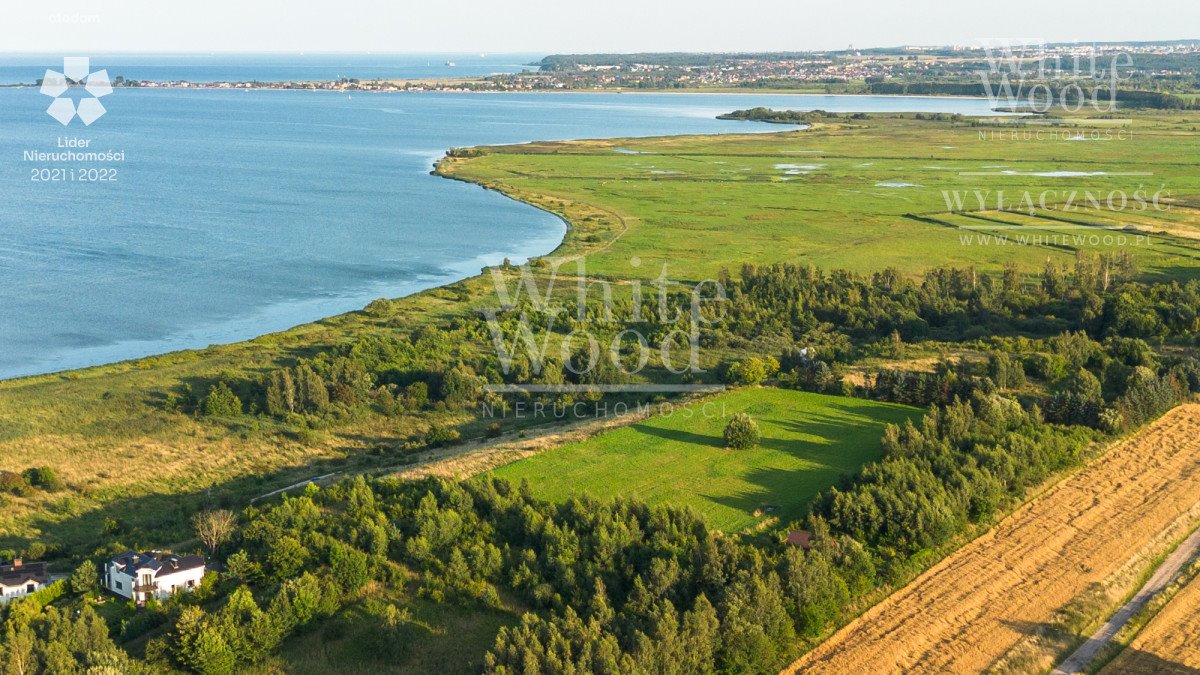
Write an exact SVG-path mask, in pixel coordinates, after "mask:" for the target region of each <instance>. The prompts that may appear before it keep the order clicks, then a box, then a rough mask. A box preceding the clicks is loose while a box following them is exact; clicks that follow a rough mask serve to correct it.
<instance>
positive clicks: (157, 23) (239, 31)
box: [0, 0, 1200, 53]
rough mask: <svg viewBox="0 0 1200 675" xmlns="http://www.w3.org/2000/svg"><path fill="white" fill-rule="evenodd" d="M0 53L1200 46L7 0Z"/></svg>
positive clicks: (943, 20)
mask: <svg viewBox="0 0 1200 675" xmlns="http://www.w3.org/2000/svg"><path fill="white" fill-rule="evenodd" d="M3 4H4V7H3V8H0V51H10V52H12V51H17V52H44V53H60V52H64V53H65V52H72V53H84V52H86V53H99V52H217V51H226V52H228V51H234V52H252V51H253V52H298V51H307V52H317V51H342V52H369V51H374V52H540V53H552V52H598V51H609V52H629V51H685V50H686V51H751V50H805V49H843V48H845V47H846V46H848V45H850V44H854V46H856V47H867V46H892V45H901V44H973V43H975V42H976V40H978V39H980V38H1036V39H1045V40H1048V41H1068V40H1083V41H1088V40H1157V39H1175V38H1200V1H1198V0H1143V1H1142V2H1138V3H1127V2H1116V1H1115V0H1053V1H1047V0H999V1H997V2H981V1H979V0H966V1H963V0H959V1H957V2H956V1H953V0H950V1H944V2H934V1H933V0H893V1H884V0H841V1H839V2H828V1H827V0H822V1H820V2H810V1H805V0H690V1H682V0H609V1H607V2H604V1H596V2H579V1H575V0H429V1H426V2H411V1H407V0H391V1H388V0H339V1H337V2H326V1H318V0H201V1H198V2H197V1H193V0H61V1H56V0H5V2H4V3H3Z"/></svg>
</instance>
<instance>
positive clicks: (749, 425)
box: [725, 413, 762, 450]
mask: <svg viewBox="0 0 1200 675" xmlns="http://www.w3.org/2000/svg"><path fill="white" fill-rule="evenodd" d="M760 440H762V434H760V433H759V431H758V423H757V422H755V421H754V419H753V418H751V417H750V416H749V415H747V414H746V413H738V414H736V415H734V416H733V419H731V420H729V424H727V425H725V447H727V448H736V449H738V450H745V449H747V448H753V447H754V446H756V445H758V442H759V441H760Z"/></svg>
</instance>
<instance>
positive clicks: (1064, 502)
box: [788, 404, 1200, 673]
mask: <svg viewBox="0 0 1200 675" xmlns="http://www.w3.org/2000/svg"><path fill="white" fill-rule="evenodd" d="M1197 513H1200V405H1196V404H1188V405H1184V406H1180V407H1178V408H1176V409H1174V410H1172V411H1171V412H1169V413H1167V414H1166V415H1165V416H1164V417H1163V418H1162V419H1160V420H1158V421H1157V422H1155V423H1154V424H1152V425H1151V426H1150V427H1148V428H1147V429H1145V430H1144V431H1142V432H1141V433H1139V434H1138V435H1137V436H1135V437H1133V438H1131V439H1129V440H1126V441H1123V442H1121V443H1119V444H1118V445H1116V446H1115V447H1113V448H1112V449H1111V450H1110V451H1109V452H1107V453H1106V454H1104V455H1103V456H1102V457H1100V458H1099V459H1097V460H1096V461H1094V462H1093V463H1091V464H1090V465H1088V466H1087V467H1085V468H1084V469H1082V470H1081V471H1079V472H1078V473H1077V474H1075V475H1073V476H1070V477H1068V478H1066V479H1065V480H1063V481H1062V482H1060V483H1059V484H1058V485H1056V486H1054V487H1053V488H1051V489H1050V490H1048V491H1047V492H1046V493H1045V494H1043V495H1041V496H1039V497H1038V498H1037V499H1035V500H1033V501H1032V502H1030V503H1029V504H1026V505H1025V506H1023V507H1021V508H1020V509H1018V510H1017V511H1016V512H1015V513H1014V514H1012V515H1011V516H1010V517H1008V518H1007V519H1005V520H1004V521H1003V522H1001V523H1000V524H999V525H997V526H996V527H994V528H993V529H992V530H991V531H990V532H988V533H987V534H985V535H984V536H982V537H980V538H979V539H977V540H975V541H973V542H971V543H970V544H968V545H966V546H964V547H963V548H962V549H960V550H958V551H956V552H955V553H953V554H951V555H950V556H948V557H947V558H946V559H945V560H943V561H942V562H941V563H939V564H938V565H936V566H934V567H933V568H932V569H930V570H929V571H927V572H926V573H925V574H923V575H921V576H920V577H918V578H917V579H916V580H914V581H913V582H912V583H910V584H908V585H907V586H905V587H904V588H902V589H900V590H899V591H897V592H896V593H893V594H892V595H891V596H890V597H888V598H887V599H885V600H884V601H883V602H881V603H880V604H878V605H876V606H875V607H873V608H871V609H870V610H868V611H867V612H865V613H864V614H863V615H862V616H861V617H859V618H858V619H856V620H855V621H853V622H852V623H850V624H849V625H847V626H846V627H845V628H843V629H842V630H840V631H838V632H837V633H836V634H834V635H833V636H831V637H830V638H829V639H828V640H826V641H825V642H824V643H822V644H821V645H820V646H818V647H817V648H816V649H814V650H813V651H812V652H810V653H808V654H806V655H805V656H804V657H803V658H801V659H800V660H799V661H797V662H796V663H794V664H792V666H791V667H790V668H789V669H788V670H789V672H796V671H798V672H804V673H861V672H870V673H880V672H927V673H928V672H960V673H962V672H979V671H981V670H984V669H987V668H988V667H989V666H991V665H992V664H993V663H994V662H996V660H997V659H999V658H1000V657H1002V656H1004V655H1005V654H1006V653H1007V652H1008V651H1009V650H1010V649H1012V648H1013V647H1014V646H1015V645H1017V644H1018V643H1019V642H1021V641H1022V640H1023V639H1024V638H1026V637H1027V636H1028V635H1029V634H1031V633H1032V632H1033V631H1035V630H1036V629H1037V628H1038V627H1040V626H1042V625H1045V624H1046V623H1047V622H1048V621H1050V620H1051V619H1052V618H1053V617H1054V615H1055V612H1056V610H1058V609H1060V608H1062V607H1063V606H1064V605H1066V604H1067V603H1068V602H1069V601H1070V600H1071V599H1072V598H1074V597H1075V596H1077V595H1080V594H1081V593H1082V592H1083V591H1084V590H1085V589H1086V588H1087V587H1088V586H1089V584H1093V583H1102V582H1104V581H1105V579H1107V578H1109V577H1110V576H1112V575H1114V574H1116V573H1118V572H1120V571H1121V570H1122V568H1123V567H1127V563H1128V562H1129V561H1130V560H1131V559H1133V558H1134V557H1135V556H1138V555H1139V554H1141V555H1144V552H1143V551H1142V549H1145V548H1148V547H1156V546H1164V547H1165V545H1166V543H1167V542H1165V541H1163V532H1164V531H1167V530H1170V531H1174V530H1176V529H1178V528H1179V527H1180V526H1181V523H1182V522H1187V521H1191V520H1193V519H1194V518H1195V515H1196V514H1197ZM1181 533H1182V531H1181Z"/></svg>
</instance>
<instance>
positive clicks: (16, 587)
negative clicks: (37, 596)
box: [0, 558, 50, 605]
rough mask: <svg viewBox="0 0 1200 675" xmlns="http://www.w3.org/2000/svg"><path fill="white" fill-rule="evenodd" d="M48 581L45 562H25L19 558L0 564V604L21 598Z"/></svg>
mask: <svg viewBox="0 0 1200 675" xmlns="http://www.w3.org/2000/svg"><path fill="white" fill-rule="evenodd" d="M48 583H50V574H49V573H48V572H47V571H46V563H44V562H31V563H26V562H24V561H23V560H21V559H20V558H16V559H14V560H13V561H12V562H11V563H9V564H8V565H0V605H2V604H4V603H6V602H8V601H9V600H13V599H15V598H23V597H25V596H27V595H29V594H30V593H33V592H35V591H37V590H38V589H40V588H43V587H45V586H46V584H48Z"/></svg>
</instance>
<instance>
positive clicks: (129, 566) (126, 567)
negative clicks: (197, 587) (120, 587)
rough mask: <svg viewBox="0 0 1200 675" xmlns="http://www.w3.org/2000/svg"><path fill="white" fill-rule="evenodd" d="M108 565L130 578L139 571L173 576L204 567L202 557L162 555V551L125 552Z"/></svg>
mask: <svg viewBox="0 0 1200 675" xmlns="http://www.w3.org/2000/svg"><path fill="white" fill-rule="evenodd" d="M109 564H110V565H115V566H116V567H117V568H118V569H120V570H122V571H124V572H125V573H126V574H129V575H130V576H134V575H135V573H136V572H139V571H141V570H150V571H152V572H154V573H155V574H158V573H159V572H162V573H163V574H174V573H175V572H181V571H184V570H190V569H197V568H200V567H204V556H202V555H175V554H174V553H163V552H162V551H148V552H143V553H138V552H136V551H126V552H124V553H122V554H120V555H118V556H115V557H114V558H113V559H112V560H111V561H109Z"/></svg>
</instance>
